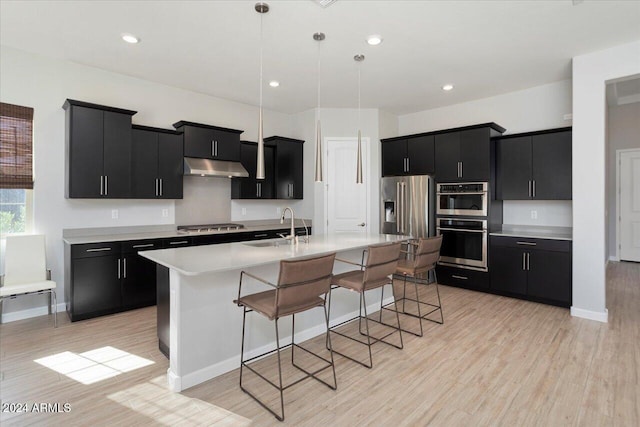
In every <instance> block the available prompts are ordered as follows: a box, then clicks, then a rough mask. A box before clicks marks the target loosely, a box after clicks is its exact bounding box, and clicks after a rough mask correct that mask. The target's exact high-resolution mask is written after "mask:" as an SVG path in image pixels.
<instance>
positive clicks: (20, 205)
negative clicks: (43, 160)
mask: <svg viewBox="0 0 640 427" xmlns="http://www.w3.org/2000/svg"><path fill="white" fill-rule="evenodd" d="M32 189H33V108H29V107H22V106H20V105H13V104H6V103H4V102H2V103H0V234H1V235H5V234H12V233H24V232H26V231H30V228H31V227H30V223H31V211H32V209H31V207H32V203H31V200H32V194H31V190H32Z"/></svg>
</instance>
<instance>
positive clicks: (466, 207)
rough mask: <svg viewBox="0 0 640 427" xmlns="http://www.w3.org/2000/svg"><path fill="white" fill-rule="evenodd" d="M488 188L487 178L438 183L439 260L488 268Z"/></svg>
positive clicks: (469, 266) (484, 269)
mask: <svg viewBox="0 0 640 427" xmlns="http://www.w3.org/2000/svg"><path fill="white" fill-rule="evenodd" d="M488 188H489V184H488V183H487V182H466V183H440V184H437V191H436V214H437V223H436V233H437V234H438V235H442V248H441V250H440V264H443V265H450V266H454V267H461V268H469V269H473V270H480V271H488V267H487V265H488V263H487V243H488V228H487V219H488V218H487V215H488V205H489V197H490V196H489V191H488Z"/></svg>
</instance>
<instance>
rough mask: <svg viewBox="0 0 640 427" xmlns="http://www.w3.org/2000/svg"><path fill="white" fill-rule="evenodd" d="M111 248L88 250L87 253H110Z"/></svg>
mask: <svg viewBox="0 0 640 427" xmlns="http://www.w3.org/2000/svg"><path fill="white" fill-rule="evenodd" d="M110 250H111V248H95V249H87V252H104V251H110Z"/></svg>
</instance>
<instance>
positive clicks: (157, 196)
mask: <svg viewBox="0 0 640 427" xmlns="http://www.w3.org/2000/svg"><path fill="white" fill-rule="evenodd" d="M156 197H158V178H156Z"/></svg>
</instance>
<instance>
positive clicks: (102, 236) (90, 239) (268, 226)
mask: <svg viewBox="0 0 640 427" xmlns="http://www.w3.org/2000/svg"><path fill="white" fill-rule="evenodd" d="M305 221H306V224H307V227H311V220H308V219H306V220H305ZM227 222H232V223H234V224H242V225H244V228H241V229H239V230H222V231H209V232H204V233H185V232H178V231H177V229H176V226H175V225H168V226H150V227H147V226H140V227H113V228H94V229H83V230H86V231H83V230H75V229H70V230H64V231H65V232H69V233H67V234H68V235H65V234H63V240H64V242H66V243H68V244H70V245H83V244H87V243H101V242H124V241H129V240H147V239H170V238H172V237H185V236H206V235H212V234H229V233H245V232H249V233H250V232H253V231H266V230H280V229H289V227H290V226H291V221H290V220H289V219H285V221H284V223H283V224H280V221H278V220H265V221H247V222H243V221H227ZM294 226H295V227H296V228H297V227H303V223H302V220H300V219H296V220H295V223H294Z"/></svg>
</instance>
